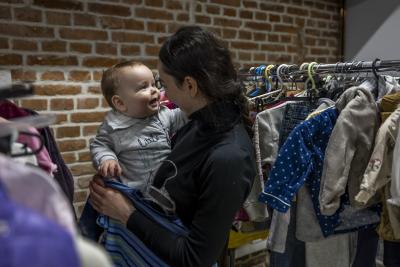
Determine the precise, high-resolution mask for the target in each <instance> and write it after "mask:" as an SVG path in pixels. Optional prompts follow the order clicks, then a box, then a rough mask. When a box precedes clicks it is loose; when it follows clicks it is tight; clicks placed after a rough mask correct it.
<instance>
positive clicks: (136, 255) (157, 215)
mask: <svg viewBox="0 0 400 267" xmlns="http://www.w3.org/2000/svg"><path fill="white" fill-rule="evenodd" d="M106 185H107V186H109V187H111V188H114V189H116V190H118V191H120V192H121V193H123V194H124V196H125V197H127V198H128V199H129V200H130V201H132V203H133V204H134V206H135V208H136V209H137V210H138V211H139V212H141V213H142V214H143V215H144V216H146V217H147V218H149V219H150V220H152V221H154V222H157V223H158V224H159V225H160V226H161V227H163V228H165V229H166V230H168V231H171V232H172V233H175V234H177V235H182V236H186V235H187V233H188V230H187V229H186V227H184V226H183V225H182V223H181V222H180V221H179V219H177V217H174V216H167V215H164V214H163V213H161V212H159V211H158V210H156V209H155V208H154V207H152V206H151V204H150V203H149V202H146V201H145V200H144V199H143V196H142V194H141V193H140V192H139V191H138V190H136V189H133V188H129V187H127V186H125V185H123V184H121V183H118V182H114V181H107V182H106ZM98 223H99V225H100V226H101V227H103V228H104V229H105V233H104V235H103V237H102V243H103V244H104V247H105V249H106V250H107V251H108V252H109V254H110V256H111V258H112V260H113V262H114V264H115V265H116V266H129V267H132V266H138V267H139V266H140V267H145V266H149V267H150V266H160V267H162V266H169V265H168V264H166V263H165V262H164V261H163V260H162V259H160V258H159V257H158V256H157V255H155V254H154V252H153V251H151V250H150V249H149V248H147V247H146V246H145V245H144V244H143V242H142V241H141V240H140V239H139V238H138V237H137V236H136V235H135V234H133V233H132V232H130V231H129V230H128V229H127V228H126V226H125V225H122V224H121V223H119V222H118V221H116V220H113V219H110V218H109V217H106V216H100V217H99V219H98Z"/></svg>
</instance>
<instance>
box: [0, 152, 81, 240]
mask: <svg viewBox="0 0 400 267" xmlns="http://www.w3.org/2000/svg"><path fill="white" fill-rule="evenodd" d="M0 181H1V182H2V183H3V184H4V186H5V187H6V188H7V191H8V193H9V196H10V198H12V199H13V200H14V201H15V202H17V203H19V204H21V205H23V206H25V207H28V208H31V209H32V210H35V211H37V212H39V213H40V214H43V216H46V217H47V218H49V219H50V220H53V221H54V222H55V223H58V224H60V225H62V226H63V227H64V228H65V229H67V230H68V231H69V232H70V233H71V234H72V235H75V233H76V228H75V218H74V214H73V211H72V209H71V207H70V204H69V202H68V200H67V199H66V198H65V195H64V194H63V193H62V191H61V189H60V188H59V186H58V184H57V183H56V182H55V181H54V180H53V179H52V178H51V177H49V176H48V174H46V173H45V172H44V171H42V170H41V169H39V168H36V167H30V166H27V165H23V164H20V163H17V162H15V161H13V160H12V159H10V158H7V157H5V156H3V155H1V154H0Z"/></svg>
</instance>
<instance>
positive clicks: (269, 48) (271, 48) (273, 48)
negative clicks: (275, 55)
mask: <svg viewBox="0 0 400 267" xmlns="http://www.w3.org/2000/svg"><path fill="white" fill-rule="evenodd" d="M261 50H262V51H265V52H285V46H284V45H278V44H263V45H261Z"/></svg>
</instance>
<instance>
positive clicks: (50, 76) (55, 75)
mask: <svg viewBox="0 0 400 267" xmlns="http://www.w3.org/2000/svg"><path fill="white" fill-rule="evenodd" d="M41 80H42V81H64V80H65V79H64V73H63V72H61V71H46V72H44V73H42V76H41Z"/></svg>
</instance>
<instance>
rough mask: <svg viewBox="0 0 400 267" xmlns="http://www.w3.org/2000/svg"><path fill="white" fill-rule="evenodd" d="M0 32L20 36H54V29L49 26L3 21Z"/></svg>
mask: <svg viewBox="0 0 400 267" xmlns="http://www.w3.org/2000/svg"><path fill="white" fill-rule="evenodd" d="M0 34H3V35H9V36H18V37H24V38H28V37H43V38H50V37H54V30H53V29H52V28H48V27H38V26H27V25H16V24H6V23H2V25H1V27H0Z"/></svg>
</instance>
